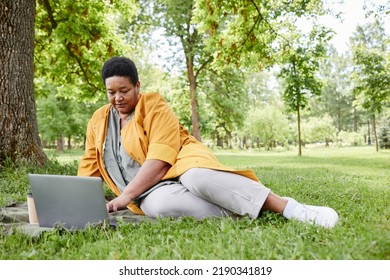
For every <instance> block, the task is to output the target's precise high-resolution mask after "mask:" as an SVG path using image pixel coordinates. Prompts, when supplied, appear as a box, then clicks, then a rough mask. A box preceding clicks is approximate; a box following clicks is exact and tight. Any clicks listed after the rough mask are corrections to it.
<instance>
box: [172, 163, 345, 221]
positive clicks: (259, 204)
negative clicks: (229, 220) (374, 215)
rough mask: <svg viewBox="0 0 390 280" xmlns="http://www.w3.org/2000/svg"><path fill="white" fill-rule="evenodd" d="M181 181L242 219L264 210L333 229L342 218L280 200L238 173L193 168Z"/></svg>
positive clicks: (322, 209) (326, 210)
mask: <svg viewBox="0 0 390 280" xmlns="http://www.w3.org/2000/svg"><path fill="white" fill-rule="evenodd" d="M180 181H181V183H182V184H183V185H184V186H185V187H186V188H187V189H188V190H189V191H190V192H192V193H193V194H195V195H196V196H199V197H201V198H202V199H204V200H207V201H209V202H211V203H213V204H217V205H219V206H221V207H222V208H225V209H228V210H230V211H231V212H233V213H236V214H239V215H249V216H250V217H252V218H256V217H258V215H259V212H260V210H269V211H272V212H275V213H280V214H283V216H284V217H285V218H287V219H295V220H299V221H302V222H307V223H311V224H316V225H320V226H323V227H329V228H332V227H333V226H334V225H335V224H336V223H337V221H338V214H337V212H336V211H334V210H333V209H332V208H329V207H324V206H313V205H305V204H301V203H299V202H297V201H296V200H294V199H292V198H284V197H280V196H278V195H276V194H274V193H272V192H271V191H270V190H269V189H268V188H266V187H265V186H263V185H262V184H261V183H259V182H255V181H253V180H251V179H248V178H246V177H244V176H241V175H237V174H234V173H229V172H223V171H216V170H211V169H204V168H192V169H190V170H188V171H187V172H185V173H184V174H183V175H181V176H180Z"/></svg>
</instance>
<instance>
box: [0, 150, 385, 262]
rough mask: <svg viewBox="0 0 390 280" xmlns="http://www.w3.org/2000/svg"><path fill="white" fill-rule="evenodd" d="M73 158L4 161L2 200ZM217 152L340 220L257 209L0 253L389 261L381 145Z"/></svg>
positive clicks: (22, 245) (20, 244) (47, 240)
mask: <svg viewBox="0 0 390 280" xmlns="http://www.w3.org/2000/svg"><path fill="white" fill-rule="evenodd" d="M49 153H50V152H48V154H49ZM53 155H54V153H52V154H51V156H53ZM80 155H81V152H77V151H76V152H72V154H70V153H66V154H64V155H62V154H58V155H57V156H55V160H54V161H51V162H50V163H49V164H48V166H46V167H44V168H36V167H25V166H24V167H17V168H15V167H14V166H13V165H12V164H9V165H8V166H6V167H5V168H4V169H3V170H2V171H1V173H0V180H1V181H0V196H1V200H0V204H1V206H3V205H5V204H7V203H9V202H10V201H12V200H23V199H24V198H25V194H26V192H27V190H28V182H27V178H26V174H27V173H28V172H45V173H61V174H75V173H76V170H77V160H76V161H75V158H76V159H78V158H79V156H80ZM217 156H218V158H219V159H220V160H221V162H222V163H225V164H227V165H230V166H233V167H236V168H240V169H246V168H251V169H254V170H255V172H256V174H257V175H258V176H259V178H260V179H261V181H262V182H263V183H264V184H265V185H266V186H268V187H270V188H271V189H272V190H273V191H274V192H275V193H277V194H279V195H283V196H291V197H294V198H296V199H298V200H300V201H302V202H305V203H308V204H311V203H312V204H317V205H328V206H331V207H333V208H335V209H336V210H337V211H338V213H339V215H340V222H339V224H338V225H336V227H335V228H334V229H323V228H319V227H316V226H311V225H306V224H302V223H300V222H296V221H287V220H285V219H284V218H283V217H282V216H281V215H277V214H273V213H269V212H265V213H263V215H262V217H261V218H259V219H256V220H252V219H249V218H246V217H245V218H241V219H238V220H233V219H230V218H224V219H205V220H202V221H196V220H194V219H191V218H183V219H178V220H171V219H161V220H157V221H156V222H143V223H138V224H120V226H119V227H118V230H117V231H114V230H111V229H109V228H104V227H101V228H90V229H87V230H85V231H82V232H59V231H53V232H46V233H44V234H43V235H41V236H39V237H29V236H25V235H23V234H22V233H20V232H15V233H13V234H12V235H4V234H2V233H0V259H142V260H150V259H155V260H162V259H182V260H189V259H192V260H207V259H212V260H213V259H218V260H224V259H231V260H236V259H245V260H250V259H270V260H274V259H304V260H308V259H310V260H311V259H320V260H326V259H331V260H338V259H346V260H351V259H352V260H388V259H390V220H389V219H390V207H389V204H390V203H389V201H390V151H380V152H379V153H377V152H375V150H374V148H373V147H357V148H329V149H325V148H321V149H320V148H313V149H304V151H303V156H302V157H297V156H296V153H295V151H290V152H262V153H256V152H251V153H249V152H237V151H229V152H223V151H219V152H217Z"/></svg>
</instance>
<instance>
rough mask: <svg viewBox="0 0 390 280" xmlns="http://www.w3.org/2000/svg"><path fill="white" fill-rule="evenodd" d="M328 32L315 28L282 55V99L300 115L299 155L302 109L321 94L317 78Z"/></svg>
mask: <svg viewBox="0 0 390 280" xmlns="http://www.w3.org/2000/svg"><path fill="white" fill-rule="evenodd" d="M327 35H328V31H327V30H326V29H323V28H319V29H316V28H314V29H313V30H312V31H311V33H310V35H309V37H308V38H307V39H306V42H304V40H303V39H304V38H303V37H300V40H299V43H298V44H294V45H292V47H291V45H290V44H289V45H288V47H287V48H289V49H288V50H287V51H286V54H285V55H283V57H282V58H281V59H282V63H283V64H284V65H283V68H282V69H281V71H280V76H281V77H282V78H284V80H285V90H284V93H283V100H284V102H285V104H286V105H287V107H288V109H289V111H291V112H295V113H296V116H297V131H298V156H301V155H302V139H301V111H302V109H304V108H305V107H306V105H307V104H308V98H309V97H311V96H313V95H320V94H321V87H322V84H321V82H320V81H319V79H318V78H317V77H316V74H317V71H318V69H319V60H320V58H322V57H323V56H324V54H325V46H324V42H326V41H327V40H329V37H327ZM313 42H315V43H313Z"/></svg>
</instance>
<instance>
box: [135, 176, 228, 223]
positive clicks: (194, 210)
mask: <svg viewBox="0 0 390 280" xmlns="http://www.w3.org/2000/svg"><path fill="white" fill-rule="evenodd" d="M140 207H141V209H142V211H143V212H144V213H145V215H146V216H148V217H151V218H157V217H161V218H164V217H182V216H191V217H194V218H196V219H202V218H207V217H227V216H231V215H233V213H232V212H230V211H228V210H226V209H224V208H222V207H220V206H218V205H215V204H213V203H210V202H207V201H205V200H203V199H201V198H199V197H197V196H196V195H194V194H192V193H191V192H190V191H188V189H186V188H185V187H184V186H183V185H182V184H180V183H177V184H171V185H166V186H162V187H160V188H157V189H156V190H154V191H152V192H151V193H150V194H148V195H147V196H146V197H145V198H143V199H142V200H141V204H140Z"/></svg>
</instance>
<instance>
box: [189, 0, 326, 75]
mask: <svg viewBox="0 0 390 280" xmlns="http://www.w3.org/2000/svg"><path fill="white" fill-rule="evenodd" d="M323 13H325V10H324V8H323V3H322V1H320V0H311V1H307V0H299V1H287V2H286V1H282V0H273V1H255V0H238V1H223V0H197V1H196V12H195V21H196V22H197V23H198V26H199V30H200V31H201V32H202V33H204V34H207V35H208V36H207V38H206V40H205V44H206V45H207V46H208V49H209V50H210V51H211V52H212V53H213V55H214V58H215V60H214V62H213V64H214V66H216V67H218V66H219V67H223V66H224V65H225V64H226V63H231V64H233V65H236V66H238V67H241V66H242V67H250V66H252V67H255V68H256V69H264V68H266V67H269V66H272V65H274V63H275V62H276V60H277V57H278V56H279V55H280V54H281V53H283V52H284V46H285V45H286V42H289V41H291V39H292V38H291V36H290V34H291V30H292V29H295V28H296V25H295V21H296V19H297V18H299V17H303V16H304V17H305V18H310V17H313V16H316V15H320V14H323Z"/></svg>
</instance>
